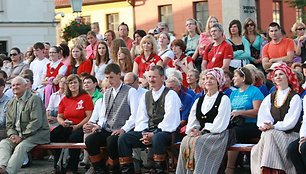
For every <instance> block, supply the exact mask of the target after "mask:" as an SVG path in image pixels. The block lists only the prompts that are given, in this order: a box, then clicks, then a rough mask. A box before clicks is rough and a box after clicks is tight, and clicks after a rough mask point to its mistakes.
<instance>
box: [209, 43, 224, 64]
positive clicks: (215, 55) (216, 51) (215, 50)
mask: <svg viewBox="0 0 306 174" xmlns="http://www.w3.org/2000/svg"><path fill="white" fill-rule="evenodd" d="M221 44H222V43H220V44H219V45H217V46H215V48H216V47H218V48H216V49H215V48H214V56H213V58H212V60H211V61H212V62H213V63H214V62H215V61H216V57H217V54H218V52H219V50H220V46H221Z"/></svg>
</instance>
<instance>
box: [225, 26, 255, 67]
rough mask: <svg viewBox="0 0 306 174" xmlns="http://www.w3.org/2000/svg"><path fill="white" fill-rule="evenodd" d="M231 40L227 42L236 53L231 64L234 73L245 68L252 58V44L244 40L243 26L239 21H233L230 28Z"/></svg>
mask: <svg viewBox="0 0 306 174" xmlns="http://www.w3.org/2000/svg"><path fill="white" fill-rule="evenodd" d="M228 30H229V34H230V38H228V39H227V42H228V43H229V44H231V45H232V47H233V51H234V59H233V60H231V63H230V71H231V72H233V71H234V70H235V69H236V68H240V67H243V66H244V65H246V64H249V63H250V61H252V60H253V59H252V58H251V51H250V44H249V42H248V41H247V40H246V39H244V38H242V35H241V34H242V26H241V23H240V21H239V20H232V21H231V22H230V24H229V27H228Z"/></svg>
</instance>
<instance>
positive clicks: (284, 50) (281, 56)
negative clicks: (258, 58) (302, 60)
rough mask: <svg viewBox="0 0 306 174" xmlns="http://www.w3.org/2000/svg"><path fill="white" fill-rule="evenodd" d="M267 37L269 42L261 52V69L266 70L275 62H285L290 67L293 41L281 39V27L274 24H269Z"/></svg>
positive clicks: (293, 46)
mask: <svg viewBox="0 0 306 174" xmlns="http://www.w3.org/2000/svg"><path fill="white" fill-rule="evenodd" d="M269 36H270V38H271V41H270V42H269V43H268V44H266V45H265V46H264V47H263V50H262V66H263V68H264V69H265V70H266V69H268V68H270V66H271V65H272V64H273V63H276V62H285V63H287V64H288V65H290V64H291V63H292V61H293V56H294V48H295V44H294V41H293V40H292V39H289V38H284V37H283V34H282V31H281V27H280V26H279V24H278V23H276V22H272V23H270V25H269Z"/></svg>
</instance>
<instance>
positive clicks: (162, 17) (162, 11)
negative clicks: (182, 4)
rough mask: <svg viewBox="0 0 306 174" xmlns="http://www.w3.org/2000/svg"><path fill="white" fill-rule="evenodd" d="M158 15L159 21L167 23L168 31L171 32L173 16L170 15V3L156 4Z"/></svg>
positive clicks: (172, 29)
mask: <svg viewBox="0 0 306 174" xmlns="http://www.w3.org/2000/svg"><path fill="white" fill-rule="evenodd" d="M158 15H159V16H158V17H159V21H160V22H165V23H167V24H168V27H169V31H170V32H173V31H174V27H173V16H172V5H163V6H158Z"/></svg>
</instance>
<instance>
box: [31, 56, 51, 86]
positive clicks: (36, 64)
mask: <svg viewBox="0 0 306 174" xmlns="http://www.w3.org/2000/svg"><path fill="white" fill-rule="evenodd" d="M49 62H50V60H49V59H47V58H43V59H42V60H40V59H38V58H37V57H36V58H35V59H34V60H33V62H32V63H31V64H30V70H32V71H33V74H34V76H33V80H34V82H33V89H36V88H37V87H39V86H40V85H41V81H42V79H41V77H42V74H43V69H44V67H45V66H46V65H47V64H48V63H49Z"/></svg>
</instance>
